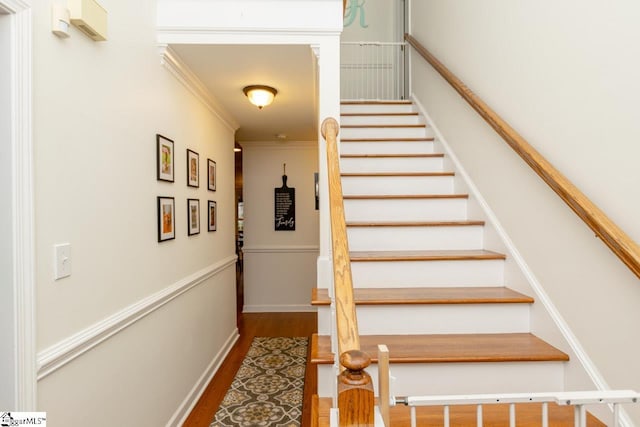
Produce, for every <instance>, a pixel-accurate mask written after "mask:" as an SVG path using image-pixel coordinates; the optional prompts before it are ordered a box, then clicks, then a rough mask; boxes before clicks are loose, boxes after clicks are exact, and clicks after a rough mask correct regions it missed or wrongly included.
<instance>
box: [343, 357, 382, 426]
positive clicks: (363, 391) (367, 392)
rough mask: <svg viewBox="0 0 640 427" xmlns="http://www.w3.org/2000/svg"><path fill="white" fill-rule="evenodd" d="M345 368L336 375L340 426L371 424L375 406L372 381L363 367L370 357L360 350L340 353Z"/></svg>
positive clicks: (367, 364)
mask: <svg viewBox="0 0 640 427" xmlns="http://www.w3.org/2000/svg"><path fill="white" fill-rule="evenodd" d="M340 364H341V365H342V366H344V367H345V370H344V371H342V372H341V373H340V375H338V411H339V417H340V426H371V427H372V426H373V411H374V406H375V401H374V393H373V382H372V381H371V376H370V375H369V374H368V373H367V372H366V371H365V368H366V367H367V366H369V365H370V364H371V358H370V357H369V356H368V355H367V353H364V352H362V351H360V350H349V351H346V352H344V353H342V355H340Z"/></svg>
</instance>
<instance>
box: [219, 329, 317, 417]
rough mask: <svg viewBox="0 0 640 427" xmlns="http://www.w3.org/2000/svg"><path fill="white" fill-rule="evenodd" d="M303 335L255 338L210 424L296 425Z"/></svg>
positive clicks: (301, 385)
mask: <svg viewBox="0 0 640 427" xmlns="http://www.w3.org/2000/svg"><path fill="white" fill-rule="evenodd" d="M307 345H308V339H307V338H298V337H296V338H288V337H276V338H269V337H256V338H254V339H253V342H252V343H251V347H250V348H249V351H248V353H247V355H246V357H245V358H244V360H243V361H242V365H241V366H240V369H238V373H237V374H236V376H235V378H234V380H233V383H232V384H231V387H230V388H229V391H227V394H226V395H225V397H224V399H223V400H222V403H221V404H220V408H219V409H218V412H216V416H215V418H214V419H213V422H212V423H211V425H210V427H235V426H242V427H253V426H261V427H297V426H300V423H301V419H302V392H303V389H304V374H305V368H306V363H307Z"/></svg>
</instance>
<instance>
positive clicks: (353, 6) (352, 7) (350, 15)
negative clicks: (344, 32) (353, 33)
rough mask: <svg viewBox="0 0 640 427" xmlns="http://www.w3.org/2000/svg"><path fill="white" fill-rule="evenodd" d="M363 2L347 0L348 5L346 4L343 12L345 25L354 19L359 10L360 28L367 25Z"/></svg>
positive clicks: (361, 0) (362, 0)
mask: <svg viewBox="0 0 640 427" xmlns="http://www.w3.org/2000/svg"><path fill="white" fill-rule="evenodd" d="M364 2H365V0H349V5H348V6H347V10H346V12H345V17H344V26H345V27H348V26H349V25H351V24H353V21H355V20H356V16H357V15H358V12H360V26H361V27H362V28H367V27H368V25H367V24H366V22H365V17H364Z"/></svg>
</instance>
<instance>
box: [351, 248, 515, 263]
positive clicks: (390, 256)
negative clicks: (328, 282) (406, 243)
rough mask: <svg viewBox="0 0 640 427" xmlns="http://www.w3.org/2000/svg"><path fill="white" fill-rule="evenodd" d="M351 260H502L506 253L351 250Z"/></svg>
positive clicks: (482, 250)
mask: <svg viewBox="0 0 640 427" xmlns="http://www.w3.org/2000/svg"><path fill="white" fill-rule="evenodd" d="M349 257H350V259H351V262H379V261H479V260H504V259H506V255H504V254H500V253H498V252H493V251H487V250H484V249H480V250H448V251H352V252H350V253H349Z"/></svg>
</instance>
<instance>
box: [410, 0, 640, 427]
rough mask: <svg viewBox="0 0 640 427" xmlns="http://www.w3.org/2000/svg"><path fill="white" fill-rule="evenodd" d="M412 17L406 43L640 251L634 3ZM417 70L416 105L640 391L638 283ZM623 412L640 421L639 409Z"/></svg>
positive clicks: (432, 78)
mask: <svg viewBox="0 0 640 427" xmlns="http://www.w3.org/2000/svg"><path fill="white" fill-rule="evenodd" d="M411 8H412V19H411V25H412V34H413V35H414V36H415V37H416V38H417V39H418V40H419V41H421V42H422V43H423V44H424V45H425V46H426V47H427V48H428V49H429V50H431V51H432V52H433V53H434V54H435V55H436V56H437V57H438V58H439V59H440V60H441V61H442V62H443V63H444V64H446V65H447V66H448V67H450V69H451V70H452V71H453V72H454V73H455V74H457V75H458V76H459V77H460V78H461V79H462V80H463V81H464V82H465V83H466V84H467V85H468V86H469V87H470V88H471V89H472V90H474V92H475V93H476V94H478V95H479V96H481V97H482V98H483V99H484V100H485V101H486V102H487V103H488V104H489V105H490V106H492V108H494V109H495V110H496V111H497V112H498V113H499V114H501V115H502V116H503V117H504V118H505V119H506V120H507V121H508V122H509V123H510V124H511V125H512V126H513V127H514V128H515V129H517V130H518V131H519V132H520V133H521V134H522V135H523V136H524V137H525V138H527V139H528V140H529V141H530V142H531V144H532V145H533V146H534V147H535V148H537V149H538V150H539V151H540V152H541V153H542V154H543V155H544V156H546V157H547V158H548V159H549V160H550V161H551V162H552V163H553V164H555V166H556V167H557V168H558V169H559V170H560V171H562V172H563V173H564V174H566V175H567V177H568V178H569V179H571V180H572V181H573V182H574V183H575V184H576V185H577V186H578V187H579V188H581V189H582V190H583V191H584V192H585V193H586V194H587V196H588V197H590V198H591V199H592V200H593V201H594V202H595V203H596V204H598V205H599V206H600V207H601V208H602V209H603V210H604V211H605V212H606V213H607V214H608V215H609V216H610V217H611V218H612V219H613V220H614V221H615V222H617V223H618V224H619V225H620V226H621V227H622V228H623V229H624V230H625V231H626V232H627V233H628V234H629V235H630V236H631V237H632V238H633V239H634V240H636V241H640V222H638V220H637V218H638V216H639V215H640V200H639V199H638V198H637V197H635V194H637V188H638V187H637V186H638V182H640V169H639V168H638V167H637V166H636V163H637V159H638V157H639V155H640V145H638V144H636V141H638V140H640V122H639V121H638V120H637V114H636V112H637V103H636V102H635V99H637V97H638V96H640V85H639V84H638V79H637V76H638V74H639V72H640V47H639V45H638V44H637V43H636V42H635V41H636V40H638V38H639V37H640V27H638V25H637V22H638V20H639V19H640V4H637V3H635V2H628V1H615V2H606V3H603V2H592V1H590V2H587V3H585V2H578V1H566V2H555V1H552V0H545V1H538V2H512V1H508V0H489V1H483V2H477V1H473V0H460V1H456V2H445V1H435V0H418V1H412V4H411ZM411 71H412V81H413V93H414V94H415V97H416V98H417V99H418V100H419V101H420V102H421V103H422V104H423V105H424V106H425V108H426V110H427V111H428V112H429V114H430V115H431V116H432V118H433V120H434V122H435V123H436V124H437V126H438V127H439V129H440V130H441V131H442V133H443V134H444V136H445V137H446V138H447V140H448V142H449V144H450V145H451V146H452V148H453V150H454V151H455V153H456V154H457V155H458V157H459V158H460V160H461V161H462V163H463V165H464V166H465V168H466V169H467V171H468V172H469V174H470V175H471V178H472V179H473V180H474V182H475V183H476V185H477V186H478V187H479V189H480V191H481V193H482V194H483V195H484V197H485V198H486V199H487V201H488V202H489V204H490V206H491V208H492V209H493V210H494V211H495V213H496V215H497V216H498V219H499V221H500V222H501V223H502V225H503V226H504V228H505V229H506V231H507V233H508V234H509V236H510V237H511V239H512V240H513V242H514V243H515V245H516V247H517V249H518V250H519V251H520V252H521V254H522V255H523V257H524V259H525V261H526V262H527V264H528V265H529V266H530V268H531V269H532V270H533V273H534V275H535V276H536V277H537V279H538V280H539V281H540V282H541V284H542V286H543V288H544V290H545V291H546V292H547V293H548V295H549V296H550V297H551V300H552V302H553V304H554V305H555V306H556V307H557V308H558V310H559V312H560V314H561V316H562V317H563V318H564V319H565V320H566V322H567V323H568V325H569V326H570V328H571V330H572V331H573V333H574V334H575V335H576V336H577V338H578V340H579V342H580V344H581V345H582V346H583V347H584V349H585V350H586V352H587V354H588V356H589V357H590V358H591V360H592V361H593V363H594V365H595V367H596V368H597V370H598V371H599V372H600V374H602V376H603V378H604V380H605V381H606V383H608V385H609V386H611V387H612V388H625V389H627V388H632V389H636V390H640V370H638V369H636V368H635V364H636V361H637V360H638V358H639V357H640V344H639V343H640V341H638V340H637V339H636V337H637V335H638V332H637V325H638V324H640V311H639V310H638V309H637V307H638V304H639V303H640V283H639V281H638V278H637V277H635V276H634V275H633V274H632V273H630V272H629V270H628V269H627V268H626V267H625V266H624V265H623V264H622V263H621V262H620V261H619V260H618V259H617V258H615V257H614V256H613V255H612V254H611V252H610V251H609V250H608V249H607V248H606V247H605V245H604V244H603V243H602V242H600V241H599V240H598V239H597V238H595V237H594V235H593V233H592V232H591V231H590V230H589V229H588V228H587V227H586V226H585V225H584V224H583V223H581V222H580V221H579V220H578V219H576V218H577V217H576V216H575V215H574V214H573V212H572V211H571V210H570V209H569V208H568V207H566V206H565V205H564V204H563V203H562V202H561V201H560V199H559V198H558V197H557V196H556V195H555V194H554V193H553V192H552V191H551V190H549V189H548V188H547V187H546V186H545V185H544V184H543V183H542V181H541V180H540V179H539V178H538V177H537V176H536V175H535V174H534V173H533V172H532V171H531V170H529V169H528V168H526V167H525V166H523V165H524V163H523V162H522V161H521V160H520V159H519V158H518V157H516V155H515V154H514V153H513V152H512V151H511V150H510V149H509V148H508V147H507V146H506V144H505V143H504V142H502V140H501V139H500V138H498V137H497V136H496V135H495V133H494V132H493V131H492V130H491V129H490V128H489V127H488V126H487V125H486V124H484V122H483V121H482V120H481V119H480V118H479V117H478V116H477V114H476V113H475V112H474V111H473V110H471V108H470V107H468V106H467V105H465V104H464V102H463V101H462V100H461V98H460V97H459V95H457V94H456V93H455V92H454V91H453V90H452V89H450V87H448V86H447V85H446V84H445V83H443V81H442V79H441V78H440V77H438V76H437V75H436V74H435V73H434V72H433V71H432V70H431V68H430V67H429V66H427V65H426V64H425V63H424V61H423V60H422V59H420V58H419V57H417V56H416V55H413V56H412V70H411ZM535 327H536V325H534V329H535ZM575 386H576V385H575V384H572V383H571V376H569V377H568V387H569V388H572V387H575ZM629 411H630V413H632V416H633V419H634V420H635V422H636V423H639V422H640V408H638V407H637V405H636V407H630V408H629Z"/></svg>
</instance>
